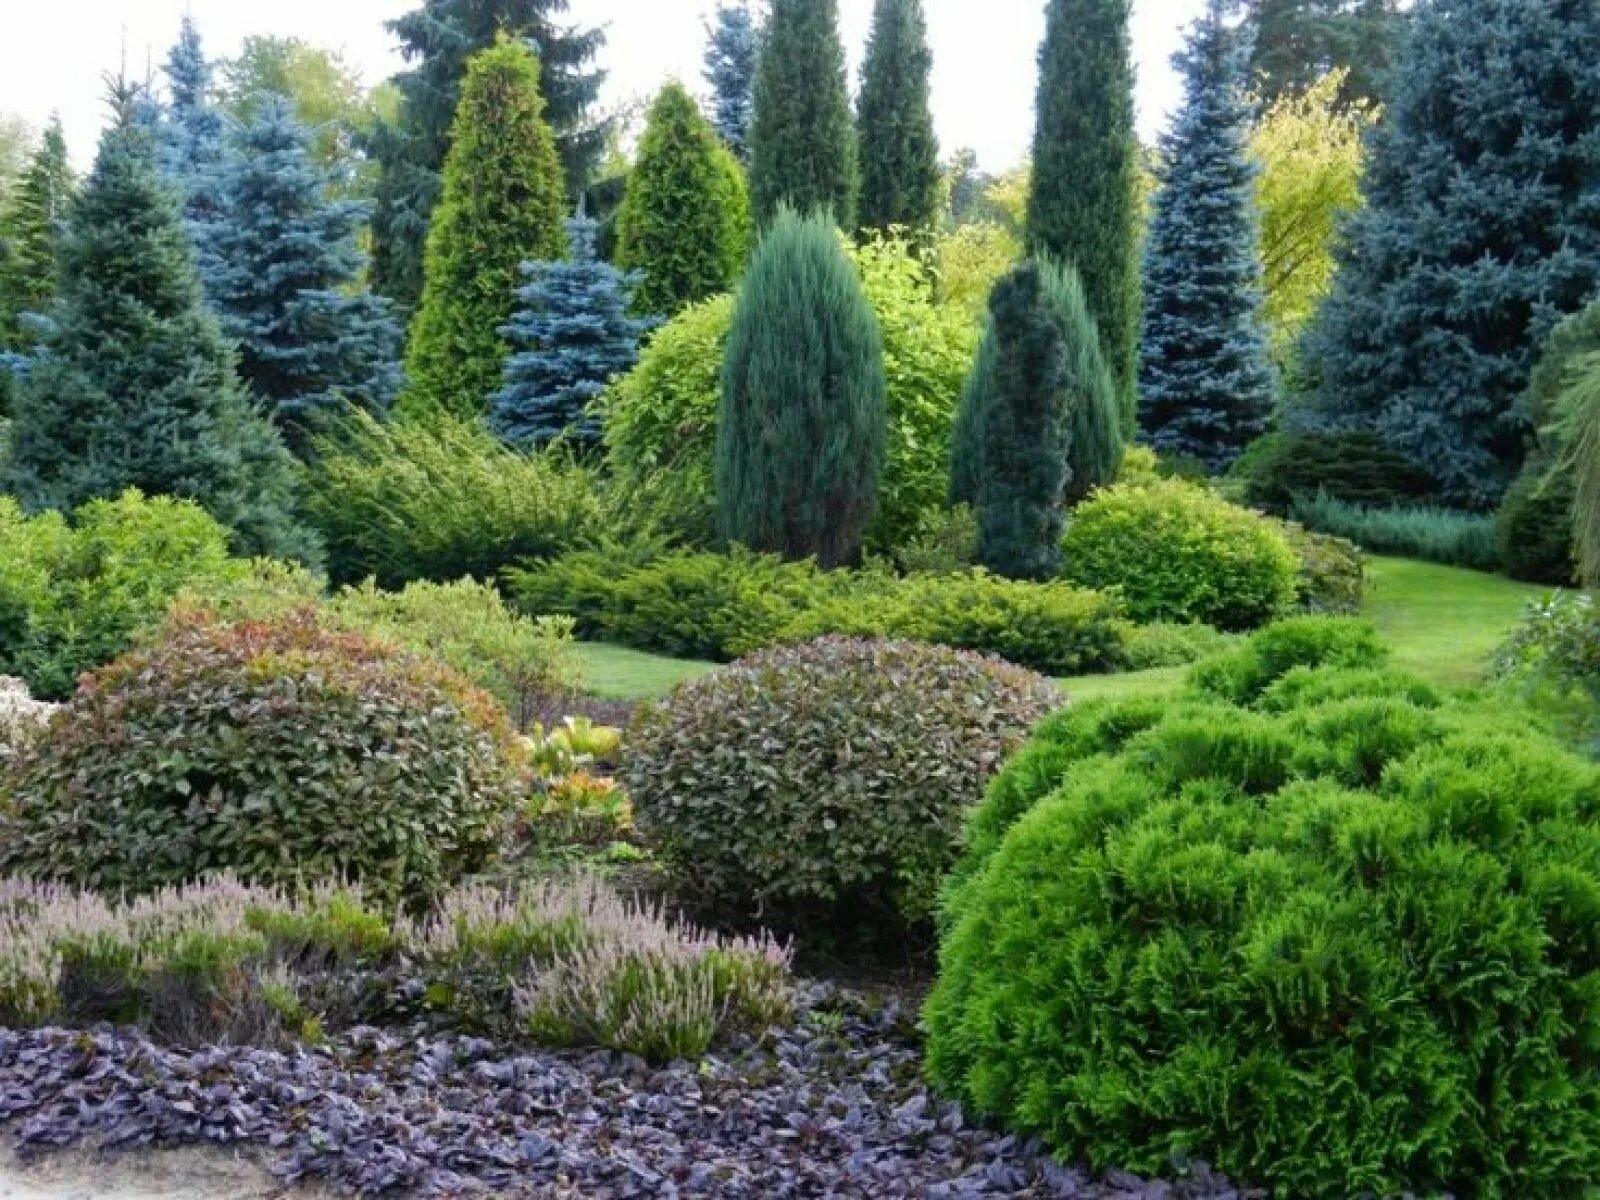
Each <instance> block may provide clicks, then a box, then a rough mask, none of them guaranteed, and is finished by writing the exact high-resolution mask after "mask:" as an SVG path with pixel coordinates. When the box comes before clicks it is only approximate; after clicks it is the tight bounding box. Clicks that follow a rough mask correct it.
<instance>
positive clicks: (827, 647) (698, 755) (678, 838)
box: [622, 638, 1059, 929]
mask: <svg viewBox="0 0 1600 1200" xmlns="http://www.w3.org/2000/svg"><path fill="white" fill-rule="evenodd" d="M1057 703H1059V696H1058V695H1057V693H1056V690H1055V687H1054V686H1053V685H1052V684H1051V683H1049V682H1048V681H1047V680H1045V679H1044V678H1043V677H1041V676H1039V675H1035V674H1033V673H1032V672H1030V671H1025V670H1023V669H1021V668H1019V667H1013V666H1011V665H1009V664H1006V663H1003V662H1001V661H999V660H997V659H990V658H984V657H981V656H979V655H977V654H972V653H969V652H965V651H959V650H950V649H947V648H944V647H937V646H925V645H920V644H917V643H912V642H893V641H860V640H851V639H846V638H823V639H820V640H818V641H814V642H810V643H807V644H805V645H801V646H795V647H789V648H784V649H779V650H768V651H764V652H762V653H759V654H755V655H752V656H750V657H749V658H746V659H742V660H741V661H739V662H737V663H735V664H733V665H732V666H729V667H726V668H724V669H722V670H719V671H716V672H713V673H712V674H711V675H708V676H706V677H704V678H703V679H699V680H696V681H694V682H691V683H687V684H684V685H682V686H681V687H679V688H678V690H677V691H676V692H674V693H673V694H672V696H671V697H670V698H669V699H668V700H666V701H665V702H664V703H662V704H658V705H656V706H654V707H652V708H649V709H647V710H645V711H644V712H643V713H642V714H641V715H640V716H639V718H637V719H636V721H635V723H634V726H633V728H632V729H631V730H630V731H629V734H628V738H627V740H626V743H625V746H626V748H625V751H624V762H623V768H622V775H623V778H624V780H625V782H626V784H627V787H628V790H629V792H630V794H631V795H632V796H633V799H634V804H635V807H636V810H637V813H638V817H639V821H640V823H641V825H642V826H644V827H645V828H647V829H648V830H649V832H650V833H651V834H652V835H653V836H654V837H655V839H656V841H657V844H658V846H659V848H660V850H661V853H662V854H663V855H664V856H665V858H666V859H667V861H668V862H669V863H670V865H671V866H672V867H673V868H675V870H676V873H677V875H678V877H679V878H680V879H681V881H682V883H683V886H684V887H685V888H686V889H688V890H689V891H690V893H691V894H693V895H695V896H697V898H698V899H699V900H700V901H701V902H702V903H704V904H706V905H707V906H709V907H713V908H718V909H721V910H723V911H726V912H727V913H729V914H731V915H738V916H743V917H745V918H749V917H752V916H756V915H759V916H760V917H761V919H762V920H763V921H766V922H768V923H777V924H780V925H781V924H787V925H789V926H790V927H791V928H795V927H799V926H800V925H802V924H804V925H805V927H806V928H808V929H814V928H816V927H817V923H819V922H827V921H830V920H836V919H841V918H842V919H843V920H845V921H847V922H849V923H850V924H851V925H853V926H869V925H878V926H879V927H880V928H883V927H898V926H903V925H906V924H909V925H913V926H915V925H920V924H923V923H925V922H926V921H927V919H928V918H929V916H930V915H931V912H932V908H933V901H934V895H935V891H936V888H937V884H938V880H939V878H940V877H941V875H942V874H943V873H944V871H945V870H946V869H947V868H948V867H949V866H950V864H951V863H952V862H953V861H954V859H955V856H956V846H957V835H958V833H959V831H960V828H961V823H962V821H963V819H964V817H965V814H966V811H967V809H968V808H969V807H971V805H972V804H974V803H975V802H976V801H977V800H978V798H979V797H980V796H981V795H982V793H983V788H984V784H985V783H986V782H987V781H988V779H989V776H990V775H991V774H993V772H994V771H995V770H996V769H997V768H998V767H999V765H1000V764H1001V762H1002V761H1004V759H1005V757H1006V755H1007V754H1009V753H1010V752H1011V751H1012V750H1014V749H1016V747H1017V746H1018V745H1019V744H1020V743H1021V741H1022V740H1023V739H1024V738H1025V737H1026V736H1027V731H1028V730H1029V729H1030V728H1032V726H1033V724H1034V723H1035V722H1036V721H1038V720H1039V719H1040V718H1041V717H1043V716H1044V715H1045V714H1046V713H1047V712H1049V711H1050V709H1051V708H1052V707H1053V706H1054V705H1055V704H1057Z"/></svg>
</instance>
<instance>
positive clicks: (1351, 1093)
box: [925, 619, 1600, 1196]
mask: <svg viewBox="0 0 1600 1200" xmlns="http://www.w3.org/2000/svg"><path fill="white" fill-rule="evenodd" d="M1225 661H1226V662H1228V663H1229V664H1230V665H1228V666H1227V668H1226V669H1221V668H1207V669H1204V670H1201V671H1200V672H1198V673H1197V677H1196V679H1195V681H1194V682H1192V683H1191V684H1190V686H1189V687H1188V688H1186V689H1185V690H1183V691H1181V692H1179V693H1178V694H1176V695H1175V696H1172V697H1168V698H1164V699H1161V700H1153V699H1151V698H1148V697H1140V698H1136V699H1127V700H1104V701H1096V702H1091V703H1089V704H1085V705H1081V706H1074V707H1073V708H1071V709H1068V710H1066V711H1065V712H1063V713H1061V714H1058V715H1057V716H1055V717H1053V718H1051V719H1050V720H1049V721H1047V722H1045V723H1044V724H1043V725H1042V726H1041V727H1040V728H1039V730H1038V732H1037V735H1036V737H1035V739H1034V740H1033V741H1032V742H1031V743H1030V744H1029V746H1028V747H1027V749H1025V750H1024V751H1023V752H1022V753H1021V754H1019V755H1018V756H1017V757H1016V758H1015V759H1013V760H1012V762H1011V763H1010V764H1009V765H1008V766H1007V767H1006V769H1005V770H1004V771H1003V772H1002V773H1001V774H1000V775H999V776H997V777H996V779H995V781H994V782H993V783H992V784H991V785H990V788H989V790H988V793H987V796H986V799H985V800H984V802H983V804H982V805H981V806H980V807H979V808H978V809H977V810H976V811H975V813H974V815H973V817H972V820H971V822H970V824H969V827H968V831H967V838H966V845H967V847H968V849H967V854H966V856H965V859H964V860H963V862H962V863H961V864H960V865H959V866H958V868H957V869H956V871H955V872H954V874H953V876H952V878H951V882H950V883H949V884H947V886H946V889H945V892H944V895H943V909H942V911H941V918H942V925H943V929H944V935H945V936H944V940H943V943H942V945H941V948H940V976H939V981H938V984H937V986H936V987H935V989H934V991H933V993H932V995H931V997H930V999H929V1001H928V1004H927V1007H926V1011H925V1023H926V1027H927V1030H928V1059H927V1062H928V1070H929V1072H930V1074H931V1076H932V1078H933V1079H934V1081H935V1082H936V1083H937V1085H938V1086H939V1087H940V1088H941V1089H942V1090H943V1091H945V1092H946V1093H947V1094H949V1095H951V1096H952V1097H954V1098H957V1099H959V1100H960V1101H961V1102H962V1104H963V1105H964V1106H965V1107H966V1108H967V1109H968V1111H969V1112H971V1113H973V1114H974V1115H982V1116H984V1117H988V1118H991V1119H995V1120H998V1121H1000V1122H1002V1123H1003V1124H1005V1125H1006V1126H1008V1127H1009V1128H1011V1129H1013V1130H1015V1131H1017V1132H1019V1133H1023V1134H1030V1135H1037V1136H1039V1137H1041V1138H1042V1139H1043V1140H1044V1141H1045V1142H1046V1143H1047V1144H1048V1145H1049V1146H1050V1147H1051V1148H1052V1149H1054V1150H1055V1151H1057V1152H1058V1153H1060V1154H1061V1155H1063V1156H1064V1157H1068V1158H1071V1159H1073V1160H1083V1161H1087V1162H1088V1163H1089V1164H1090V1166H1091V1167H1092V1168H1094V1169H1099V1170H1104V1169H1109V1168H1116V1169H1119V1170H1128V1171H1143V1170H1150V1171H1155V1170H1160V1169H1162V1168H1163V1167H1165V1166H1166V1165H1167V1164H1169V1163H1170V1162H1172V1161H1173V1159H1174V1157H1178V1158H1189V1157H1193V1158H1197V1159H1203V1160H1205V1161H1207V1162H1210V1163H1212V1164H1214V1165H1215V1166H1216V1167H1217V1168H1218V1169H1220V1170H1223V1171H1225V1172H1226V1173H1227V1174H1229V1175H1230V1176H1232V1177H1233V1178H1235V1179H1237V1180H1239V1181H1240V1183H1241V1184H1244V1185H1250V1186H1263V1187H1267V1188H1270V1189H1271V1190H1272V1194H1274V1195H1282V1196H1355V1195H1379V1196H1393V1195H1399V1194H1401V1193H1405V1194H1415V1195H1429V1196H1432V1195H1443V1194H1447V1193H1453V1194H1457V1195H1485V1196H1487V1195H1502V1196H1513V1195H1514V1196H1558V1195H1579V1194H1581V1193H1582V1192H1583V1190H1584V1188H1585V1187H1586V1186H1587V1185H1588V1184H1589V1183H1590V1182H1591V1181H1592V1180H1593V1179H1595V1178H1597V1177H1600V1176H1597V1173H1600V1071H1597V1069H1596V1068H1597V1067H1600V1050H1597V1049H1596V1048H1597V1046H1600V1040H1597V1034H1600V1016H1597V1008H1596V1003H1595V999H1594V995H1595V988H1594V980H1595V979H1596V978H1597V975H1596V972H1597V970H1600V936H1597V934H1596V929H1597V928H1600V923H1597V918H1600V823H1597V820H1596V817H1597V814H1600V772H1597V770H1596V768H1595V767H1594V766H1593V765H1591V764H1589V763H1587V762H1584V761H1582V760H1580V759H1578V758H1576V757H1574V756H1572V755H1570V754H1568V753H1567V752H1565V751H1564V750H1563V749H1562V748H1561V747H1560V746H1558V745H1557V744H1555V743H1554V742H1552V741H1549V740H1547V739H1546V738H1544V737H1543V736H1541V735H1539V734H1538V733H1535V732H1529V727H1530V723H1529V722H1528V721H1526V720H1514V721H1511V722H1507V721H1506V720H1505V714H1504V712H1503V711H1491V710H1490V708H1489V707H1488V705H1486V704H1483V703H1481V702H1477V701H1473V700H1470V699H1460V698H1452V697H1447V696H1445V695H1443V694H1441V693H1439V692H1437V691H1436V690H1435V689H1432V688H1430V687H1428V686H1427V685H1426V684H1422V683H1420V682H1418V681H1416V680H1412V679H1408V678H1407V677H1405V676H1404V675H1402V674H1400V673H1398V672H1395V671H1392V670H1391V669H1389V668H1387V666H1386V665H1385V663H1384V661H1383V655H1382V652H1381V650H1380V649H1379V648H1378V647H1377V645H1376V641H1375V638H1374V636H1373V634H1372V631H1371V630H1370V629H1365V628H1363V627H1362V626H1360V625H1359V624H1357V623H1353V622H1342V621H1328V620H1326V619H1306V620H1304V621H1301V622H1297V623H1295V624H1294V625H1293V627H1292V628H1290V629H1289V630H1288V631H1286V632H1285V633H1283V634H1280V633H1279V632H1278V631H1277V630H1276V629H1275V630H1272V631H1269V632H1268V633H1266V634H1262V635H1259V636H1258V639H1257V640H1255V641H1254V642H1252V643H1251V644H1249V645H1247V646H1246V647H1244V648H1243V649H1241V650H1240V651H1239V652H1237V654H1235V655H1232V656H1230V658H1229V659H1228V660H1225ZM1224 684H1226V685H1227V686H1222V685H1224ZM1230 694H1231V696H1232V698H1228V697H1229V695H1230Z"/></svg>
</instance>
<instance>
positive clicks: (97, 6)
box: [0, 0, 1204, 169]
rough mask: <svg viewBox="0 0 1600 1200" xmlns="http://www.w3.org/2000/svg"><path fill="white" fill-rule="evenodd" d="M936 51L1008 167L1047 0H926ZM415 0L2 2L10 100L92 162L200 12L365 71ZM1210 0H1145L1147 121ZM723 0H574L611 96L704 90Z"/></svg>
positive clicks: (374, 68) (1027, 117) (1019, 149)
mask: <svg viewBox="0 0 1600 1200" xmlns="http://www.w3.org/2000/svg"><path fill="white" fill-rule="evenodd" d="M925 2H926V7H927V12H928V23H929V26H930V33H931V36H932V41H933V52H934V60H935V67H934V70H935V76H934V111H935V115H936V117H937V119H938V125H939V137H940V141H941V143H942V145H943V149H944V150H945V152H946V153H948V152H949V151H950V150H952V149H954V148H956V147H958V146H971V147H973V148H974V149H976V150H977V151H978V154H979V157H980V159H981V160H982V162H983V164H984V166H985V167H988V168H990V169H1001V168H1004V167H1007V166H1010V165H1011V164H1013V163H1015V162H1017V161H1018V160H1020V159H1021V158H1022V156H1023V155H1024V154H1025V153H1026V152H1027V147H1028V142H1029V139H1030V137H1031V127H1032V120H1033V92H1034V83H1035V79H1036V76H1037V70H1036V66H1035V55H1036V51H1037V48H1038V43H1039V39H1040V36H1041V34H1042V32H1043V29H1044V16H1043V13H1044V0H925ZM415 3H416V0H264V2H258V0H28V2H24V0H0V5H3V7H4V8H6V9H8V10H10V11H8V12H5V13H4V15H0V111H3V112H11V113H16V114H19V115H21V116H23V117H25V118H27V119H28V120H30V121H32V122H34V123H35V124H39V123H42V122H43V121H44V120H46V119H47V118H48V117H49V115H50V113H51V112H52V111H56V112H59V113H60V114H61V117H62V120H63V121H64V122H65V124H66V128H67V138H68V142H69V145H70V146H71V149H72V153H73V157H74V159H76V160H77V161H78V162H80V163H86V162H87V161H88V160H89V159H90V158H91V157H92V155H93V152H94V141H95V139H96V137H97V136H98V133H99V129H100V125H101V122H102V119H103V117H104V112H105V106H104V103H103V100H102V97H103V93H104V88H103V84H102V76H103V74H104V73H105V72H107V71H115V70H116V69H117V67H118V64H119V63H121V62H123V61H124V59H125V60H126V62H127V64H128V66H129V68H130V74H135V75H143V73H144V70H145V67H146V64H147V63H156V64H159V63H160V61H161V60H162V59H163V58H164V57H165V55H166V51H167V48H168V47H169V46H170V45H171V44H172V41H173V39H174V37H175V36H176V34H177V29H178V22H179V20H180V18H181V17H182V16H183V14H184V13H186V12H187V13H190V14H191V15H193V16H194V18H195V20H196V21H197V22H198V23H199V25H200V32H201V34H202V36H203V37H204V39H205V43H206V49H207V53H208V54H210V55H211V56H213V57H219V56H227V55H229V54H231V53H233V52H234V51H235V50H237V48H238V46H239V43H240V41H241V39H243V38H244V37H245V36H246V35H248V34H254V33H271V34H278V35H282V36H294V37H299V38H303V39H305V40H306V41H309V42H315V43H318V44H321V45H325V46H330V47H336V48H339V49H342V50H343V51H344V53H345V55H346V58H347V60H348V61H349V62H350V63H352V64H353V65H354V66H356V67H358V68H359V69H360V70H361V72H362V73H363V75H364V76H365V77H366V79H367V81H368V82H377V81H378V80H381V79H383V78H384V77H386V76H388V75H389V74H391V73H392V72H393V71H394V70H395V69H396V68H397V67H398V66H399V64H400V59H399V55H398V54H397V53H396V51H395V48H394V44H393V41H392V39H391V38H390V36H389V34H388V32H387V31H386V30H385V29H384V27H383V23H384V21H386V20H388V19H389V18H392V17H395V16H397V15H399V14H400V13H403V12H405V11H406V10H407V9H409V8H412V7H414V6H415ZM1203 5H1204V0H1135V4H1134V9H1135V15H1134V40H1135V43H1136V47H1135V53H1136V56H1137V59H1138V66H1139V107H1140V127H1141V130H1142V131H1143V132H1144V134H1145V136H1146V137H1151V136H1153V135H1154V133H1155V131H1156V130H1157V129H1159V128H1160V126H1161V123H1162V121H1163V120H1164V118H1165V116H1166V114H1167V112H1168V110H1169V109H1170V108H1171V106H1172V105H1173V104H1174V103H1175V102H1176V99H1177V94H1178V93H1177V84H1176V81H1175V79H1174V78H1173V75H1172V72H1171V69H1170V67H1169V65H1168V59H1169V58H1170V56H1171V54H1172V52H1173V50H1174V49H1176V48H1177V44H1178V41H1179V38H1180V35H1181V32H1182V29H1183V27H1184V26H1185V25H1186V24H1187V22H1189V21H1190V20H1192V19H1193V18H1194V17H1195V16H1196V15H1198V14H1199V12H1200V11H1201V9H1202V7H1203ZM714 6H715V0H573V2H572V15H573V19H574V20H575V21H581V22H585V23H593V24H603V25H605V26H607V28H608V31H609V36H610V44H609V45H608V47H607V49H606V52H605V61H604V66H605V67H606V68H607V69H608V70H609V71H610V73H611V78H610V82H609V87H608V93H607V102H608V103H612V102H619V101H622V100H625V99H628V98H630V97H633V96H636V95H642V94H649V93H650V92H652V91H654V89H655V88H656V87H657V86H659V85H660V84H661V83H662V82H663V81H664V80H666V79H668V78H671V77H677V78H679V79H682V80H683V81H684V82H686V83H688V84H690V85H691V86H693V87H695V88H696V89H699V88H700V87H701V83H700V54H701V52H702V47H703V44H704V33H703V30H702V20H703V18H704V16H705V14H706V13H707V12H708V11H709V10H710V9H712V8H713V7H714ZM839 7H840V11H841V16H842V21H843V33H844V38H845V44H846V46H847V47H848V49H849V51H850V55H851V59H852V63H853V64H854V63H857V62H859V59H860V55H861V50H862V46H863V43H864V42H865V40H866V35H867V28H868V25H869V22H870V18H871V12H872V0H840V5H839Z"/></svg>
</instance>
